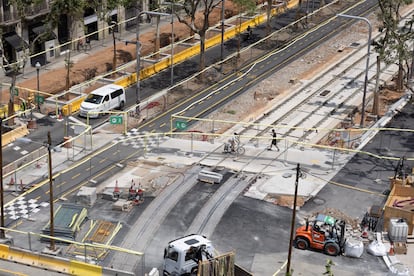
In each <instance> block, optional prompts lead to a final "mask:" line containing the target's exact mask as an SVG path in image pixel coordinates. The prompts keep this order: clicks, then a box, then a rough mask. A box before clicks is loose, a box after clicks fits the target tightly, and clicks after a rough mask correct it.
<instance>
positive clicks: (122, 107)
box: [119, 101, 125, 110]
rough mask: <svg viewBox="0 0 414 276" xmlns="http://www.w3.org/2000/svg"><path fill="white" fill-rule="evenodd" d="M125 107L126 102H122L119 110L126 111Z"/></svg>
mask: <svg viewBox="0 0 414 276" xmlns="http://www.w3.org/2000/svg"><path fill="white" fill-rule="evenodd" d="M124 107H125V103H124V101H122V102H121V103H120V104H119V110H124Z"/></svg>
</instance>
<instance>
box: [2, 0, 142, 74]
mask: <svg viewBox="0 0 414 276" xmlns="http://www.w3.org/2000/svg"><path fill="white" fill-rule="evenodd" d="M52 3H53V0H42V1H40V2H37V3H36V4H31V5H28V6H27V7H25V9H24V10H23V11H20V12H19V10H18V8H17V7H16V5H15V4H14V1H13V0H0V36H1V40H0V51H1V53H0V58H1V60H0V65H1V66H2V69H3V70H1V71H2V72H0V76H1V75H4V74H6V75H8V74H11V73H13V72H20V71H22V70H24V68H25V67H27V66H35V64H36V63H37V62H39V63H40V64H41V65H45V64H46V63H49V62H53V61H54V59H56V58H57V57H59V56H60V55H63V54H64V53H67V51H68V50H74V49H76V44H75V43H76V42H73V40H74V39H75V40H76V39H78V38H82V39H86V40H87V41H93V40H101V39H104V38H106V37H108V35H109V34H110V33H111V32H112V31H115V32H118V31H122V30H126V29H128V28H135V24H136V21H135V20H131V19H133V18H134V17H135V16H136V14H137V8H136V5H134V6H131V7H122V6H119V7H118V8H116V9H114V10H112V11H109V12H107V13H106V14H104V12H103V11H102V12H98V13H97V12H95V10H94V9H92V8H86V9H85V10H84V14H83V18H82V19H81V20H78V21H77V22H70V18H68V16H67V15H66V14H62V15H61V16H60V18H59V23H58V25H57V27H56V28H54V29H51V28H50V24H48V23H47V15H48V14H49V12H50V8H51V5H52ZM149 8H150V2H149V0H145V1H142V2H141V1H140V4H139V6H138V9H139V10H149ZM22 14H23V15H22ZM105 17H106V18H105ZM128 19H130V20H128ZM125 21H126V22H125ZM111 22H112V23H114V22H116V23H122V24H118V25H117V27H116V28H115V29H114V30H112V29H111V28H109V25H111ZM72 23H74V24H72ZM71 41H72V42H71Z"/></svg>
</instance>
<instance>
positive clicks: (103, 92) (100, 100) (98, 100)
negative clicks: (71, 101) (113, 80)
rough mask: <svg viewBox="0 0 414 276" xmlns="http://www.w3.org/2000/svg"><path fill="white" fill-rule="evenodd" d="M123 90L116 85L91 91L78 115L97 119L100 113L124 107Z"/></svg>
mask: <svg viewBox="0 0 414 276" xmlns="http://www.w3.org/2000/svg"><path fill="white" fill-rule="evenodd" d="M125 102H126V97H125V89H124V88H123V87H122V86H119V85H116V84H108V85H105V86H103V87H100V88H98V89H96V90H94V91H92V92H91V93H90V94H89V95H88V96H87V97H86V99H85V100H84V101H83V102H82V104H81V106H80V111H79V115H80V116H82V117H87V116H88V113H89V118H97V117H99V116H100V115H102V112H105V111H110V110H112V109H115V108H118V109H120V110H122V109H123V108H124V106H125Z"/></svg>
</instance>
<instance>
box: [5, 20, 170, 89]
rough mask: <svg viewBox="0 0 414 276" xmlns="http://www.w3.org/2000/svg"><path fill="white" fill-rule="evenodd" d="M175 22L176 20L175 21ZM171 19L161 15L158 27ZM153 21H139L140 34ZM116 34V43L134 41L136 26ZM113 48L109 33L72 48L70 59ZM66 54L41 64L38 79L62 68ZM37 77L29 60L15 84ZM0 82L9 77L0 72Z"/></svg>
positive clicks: (86, 56)
mask: <svg viewBox="0 0 414 276" xmlns="http://www.w3.org/2000/svg"><path fill="white" fill-rule="evenodd" d="M175 22H177V21H175ZM170 24H171V20H170V19H169V18H166V17H162V18H161V20H160V28H161V27H163V26H166V25H170ZM154 26H155V23H144V22H143V23H141V24H140V26H139V28H140V36H142V35H145V34H146V33H147V32H149V31H153V29H154ZM116 36H117V42H116V43H117V44H124V43H125V42H124V41H127V40H129V41H135V39H136V28H135V27H132V28H129V29H128V30H123V31H122V32H121V33H116ZM112 48H113V39H112V36H111V35H106V36H105V38H104V39H101V40H91V49H87V50H80V51H77V50H76V49H74V50H72V52H71V61H72V62H74V63H77V62H78V61H79V60H83V59H86V58H88V57H89V56H93V55H94V54H96V53H98V52H101V51H103V49H112ZM65 60H66V55H65V54H60V55H59V56H56V58H55V60H54V61H53V62H50V63H48V64H46V65H44V66H42V67H41V68H40V70H39V76H40V79H41V77H42V75H44V74H48V72H49V71H52V70H56V69H63V68H65V66H66V64H65V63H66V61H65ZM36 78H37V70H36V68H35V67H34V66H31V64H30V61H28V62H27V65H26V67H25V68H24V73H22V74H20V75H18V76H17V81H16V83H17V85H19V83H21V82H23V81H27V80H28V79H34V80H35V79H36ZM0 82H4V83H10V82H11V77H8V76H5V75H4V73H3V74H0Z"/></svg>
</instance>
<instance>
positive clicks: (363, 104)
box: [338, 14, 372, 127]
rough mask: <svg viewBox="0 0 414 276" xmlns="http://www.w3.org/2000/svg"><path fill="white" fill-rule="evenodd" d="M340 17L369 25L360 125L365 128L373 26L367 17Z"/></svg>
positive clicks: (342, 15)
mask: <svg viewBox="0 0 414 276" xmlns="http://www.w3.org/2000/svg"><path fill="white" fill-rule="evenodd" d="M338 16H340V17H346V18H351V19H357V20H362V21H365V22H366V23H367V24H368V29H369V33H368V53H367V63H366V68H365V80H364V92H363V96H362V108H361V123H360V126H361V127H364V124H365V101H366V97H367V86H368V68H369V56H370V52H371V36H372V26H371V22H370V21H369V20H368V19H367V18H365V17H360V16H354V15H348V14H338Z"/></svg>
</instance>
